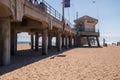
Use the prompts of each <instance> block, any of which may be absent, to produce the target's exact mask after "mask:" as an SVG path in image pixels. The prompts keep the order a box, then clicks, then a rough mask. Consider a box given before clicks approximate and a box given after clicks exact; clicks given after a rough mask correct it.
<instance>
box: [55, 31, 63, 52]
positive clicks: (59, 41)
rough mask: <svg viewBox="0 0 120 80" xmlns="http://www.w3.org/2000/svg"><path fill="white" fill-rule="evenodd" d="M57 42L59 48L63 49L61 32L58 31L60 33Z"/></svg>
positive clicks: (59, 49)
mask: <svg viewBox="0 0 120 80" xmlns="http://www.w3.org/2000/svg"><path fill="white" fill-rule="evenodd" d="M56 44H57V50H58V51H61V50H62V38H61V33H58V34H57V37H56Z"/></svg>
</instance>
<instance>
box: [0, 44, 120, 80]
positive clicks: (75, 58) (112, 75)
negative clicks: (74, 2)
mask: <svg viewBox="0 0 120 80" xmlns="http://www.w3.org/2000/svg"><path fill="white" fill-rule="evenodd" d="M19 46H22V45H19ZM23 47H26V46H22V48H23ZM19 50H20V49H19ZM24 52H26V53H25V54H24ZM18 53H21V54H19V55H16V56H13V59H12V63H11V65H10V66H2V67H0V80H120V46H118V47H117V46H109V47H103V48H74V49H70V50H67V51H64V52H59V54H57V52H55V53H51V54H50V53H49V54H48V55H46V56H40V53H41V51H39V52H37V53H35V52H34V51H28V52H27V51H23V52H22V51H21V52H18Z"/></svg>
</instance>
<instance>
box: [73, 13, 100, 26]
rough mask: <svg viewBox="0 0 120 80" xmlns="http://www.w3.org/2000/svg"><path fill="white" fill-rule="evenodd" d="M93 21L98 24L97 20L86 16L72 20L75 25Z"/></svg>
mask: <svg viewBox="0 0 120 80" xmlns="http://www.w3.org/2000/svg"><path fill="white" fill-rule="evenodd" d="M86 20H87V21H93V22H94V23H96V24H97V23H98V19H95V18H93V17H90V16H88V15H85V16H82V17H80V18H77V19H76V20H74V22H75V23H80V22H85V21H86Z"/></svg>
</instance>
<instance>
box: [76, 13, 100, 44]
mask: <svg viewBox="0 0 120 80" xmlns="http://www.w3.org/2000/svg"><path fill="white" fill-rule="evenodd" d="M74 22H75V30H77V32H78V35H79V37H80V45H81V46H83V45H84V44H88V45H89V46H91V45H92V44H95V41H96V40H97V44H98V46H100V45H99V40H98V37H99V32H95V25H96V24H97V23H98V20H97V19H95V18H92V17H90V16H87V15H85V16H83V17H80V18H78V19H76V20H74ZM94 37H96V39H95V38H94Z"/></svg>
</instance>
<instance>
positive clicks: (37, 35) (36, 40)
mask: <svg viewBox="0 0 120 80" xmlns="http://www.w3.org/2000/svg"><path fill="white" fill-rule="evenodd" d="M38 48H39V33H38V32H36V33H35V51H38Z"/></svg>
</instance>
